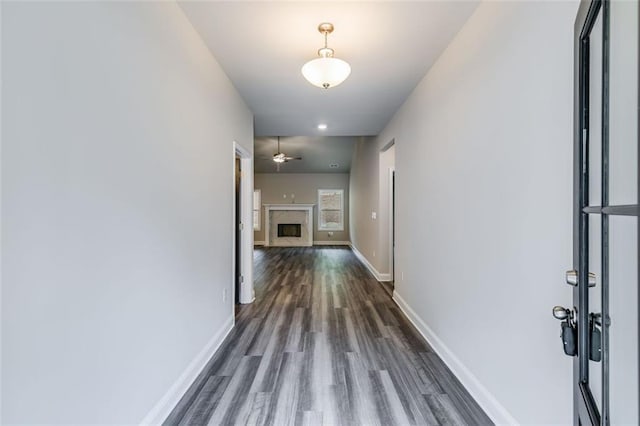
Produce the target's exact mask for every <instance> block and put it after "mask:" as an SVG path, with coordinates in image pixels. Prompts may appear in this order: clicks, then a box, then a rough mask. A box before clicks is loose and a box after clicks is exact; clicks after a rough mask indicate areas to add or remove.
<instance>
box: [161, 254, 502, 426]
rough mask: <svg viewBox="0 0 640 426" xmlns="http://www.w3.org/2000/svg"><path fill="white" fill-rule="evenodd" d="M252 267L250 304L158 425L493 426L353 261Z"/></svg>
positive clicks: (273, 258) (326, 257)
mask: <svg viewBox="0 0 640 426" xmlns="http://www.w3.org/2000/svg"><path fill="white" fill-rule="evenodd" d="M254 260H255V272H254V273H255V282H256V301H255V302H254V303H253V304H251V305H245V306H242V307H240V308H239V309H238V311H237V312H238V313H237V319H236V327H235V329H234V330H233V331H232V332H231V334H230V335H229V337H228V338H227V339H226V341H225V342H224V344H223V345H222V347H221V348H220V350H219V351H218V352H217V353H216V355H215V356H214V358H213V359H212V360H211V361H210V362H209V364H208V365H207V367H206V368H205V370H204V371H203V373H202V374H201V375H200V376H199V378H198V379H197V380H196V382H195V383H194V384H193V386H192V387H191V389H190V390H189V391H188V392H187V394H186V395H185V396H184V397H183V398H182V400H181V401H180V403H179V404H178V406H177V407H176V408H175V409H174V411H173V412H172V413H171V415H170V416H169V418H168V419H167V420H166V422H165V424H167V425H177V424H191V425H206V424H210V425H217V424H241V425H244V424H250V425H278V426H279V425H290V424H292V425H293V424H295V425H321V424H324V425H488V424H492V423H491V420H490V419H489V418H488V417H487V416H486V415H485V413H484V412H483V411H482V409H481V408H480V407H479V406H478V405H477V404H476V403H475V401H474V400H473V399H472V398H471V396H470V395H469V394H468V393H467V391H466V390H465V389H464V388H463V387H462V386H461V384H460V383H459V382H458V380H457V379H456V378H455V377H454V376H453V375H452V374H451V372H450V371H449V370H448V368H447V367H446V366H445V365H444V363H443V362H442V361H441V360H440V358H438V356H437V355H436V354H435V353H434V352H433V351H432V350H431V348H430V347H429V345H428V344H427V343H426V342H425V341H424V339H422V337H421V336H420V335H419V334H418V332H417V331H416V330H415V329H414V328H413V326H412V325H411V324H410V323H409V321H408V320H407V319H406V318H405V317H404V315H403V314H402V312H400V310H399V309H398V308H397V306H396V305H395V303H394V302H393V301H392V300H391V298H390V296H389V294H388V293H387V292H386V291H385V290H384V289H383V287H382V286H381V285H380V284H379V283H378V282H377V281H376V280H375V279H374V278H373V277H372V276H371V275H370V274H369V272H368V271H367V270H366V269H365V268H364V267H363V266H362V264H361V263H360V262H359V261H358V260H357V259H356V257H355V256H354V255H353V253H352V252H351V250H349V249H348V248H341V247H310V248H259V249H256V250H255V253H254Z"/></svg>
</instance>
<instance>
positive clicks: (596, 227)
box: [589, 215, 602, 411]
mask: <svg viewBox="0 0 640 426" xmlns="http://www.w3.org/2000/svg"><path fill="white" fill-rule="evenodd" d="M601 229H602V226H601V222H600V216H599V215H591V216H589V272H592V273H594V274H595V275H596V286H595V287H591V288H590V289H589V312H602V303H601V301H602V294H601V289H602V269H601V265H602V234H601ZM589 387H590V388H591V393H592V394H593V397H594V398H595V400H596V403H597V405H598V409H599V410H600V411H602V409H601V402H602V363H600V362H593V361H589Z"/></svg>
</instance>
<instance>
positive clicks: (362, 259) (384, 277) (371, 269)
mask: <svg viewBox="0 0 640 426" xmlns="http://www.w3.org/2000/svg"><path fill="white" fill-rule="evenodd" d="M351 250H352V251H353V254H355V255H356V257H357V258H358V260H360V262H362V264H363V265H364V266H366V267H367V269H368V270H369V272H371V273H372V274H373V276H374V277H375V278H376V280H378V281H391V274H381V273H380V272H378V270H377V269H376V268H374V267H373V265H372V264H371V263H369V261H368V260H367V258H366V257H364V255H363V254H362V253H360V252H359V251H358V249H357V248H355V246H354V245H353V244H351Z"/></svg>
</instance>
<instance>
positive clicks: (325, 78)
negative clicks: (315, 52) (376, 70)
mask: <svg viewBox="0 0 640 426" xmlns="http://www.w3.org/2000/svg"><path fill="white" fill-rule="evenodd" d="M349 74H351V66H350V65H349V64H348V63H346V62H345V61H343V60H342V59H338V58H331V57H327V58H316V59H313V60H311V61H309V62H307V63H306V64H304V65H303V66H302V75H303V76H304V78H306V79H307V80H308V81H309V83H311V84H313V85H314V86H317V87H321V88H324V89H328V88H330V87H335V86H337V85H338V84H340V83H342V82H343V81H345V80H346V79H347V77H349Z"/></svg>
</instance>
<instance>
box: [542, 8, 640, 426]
mask: <svg viewBox="0 0 640 426" xmlns="http://www.w3.org/2000/svg"><path fill="white" fill-rule="evenodd" d="M638 21H639V12H638V3H637V2H636V1H625V0H620V1H618V0H615V1H610V0H584V1H582V2H581V4H580V7H579V10H578V15H577V19H576V25H575V75H574V77H575V98H574V129H575V130H574V165H573V168H574V215H573V222H574V225H573V228H574V232H573V234H574V244H573V268H572V270H571V271H568V272H567V277H566V281H567V283H568V284H569V285H571V286H573V305H572V306H571V307H568V308H567V309H564V308H561V307H556V308H554V315H555V316H556V317H557V318H559V319H561V320H562V338H563V339H562V340H563V344H564V350H565V353H567V355H570V356H573V357H574V358H573V359H574V362H573V377H574V380H573V382H574V383H573V390H574V423H575V424H576V425H609V424H636V425H637V424H639V423H638V420H639V414H638V409H639V408H638V407H639V403H638V399H639V390H638V388H639V380H638V373H639V370H638V366H639V358H638V340H639V334H638V332H639V330H640V327H639V322H638V321H639V319H638V305H639V300H640V299H639V292H638V276H639V275H640V271H639V269H638V268H639V267H638V253H639V252H640V250H639V247H638V241H639V236H640V234H639V232H640V231H639V229H640V227H639V226H638V216H639V212H640V209H639V207H638V199H639V193H638V188H639V184H638V165H639V163H640V159H639V158H640V157H639V156H638V87H639V85H638Z"/></svg>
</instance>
